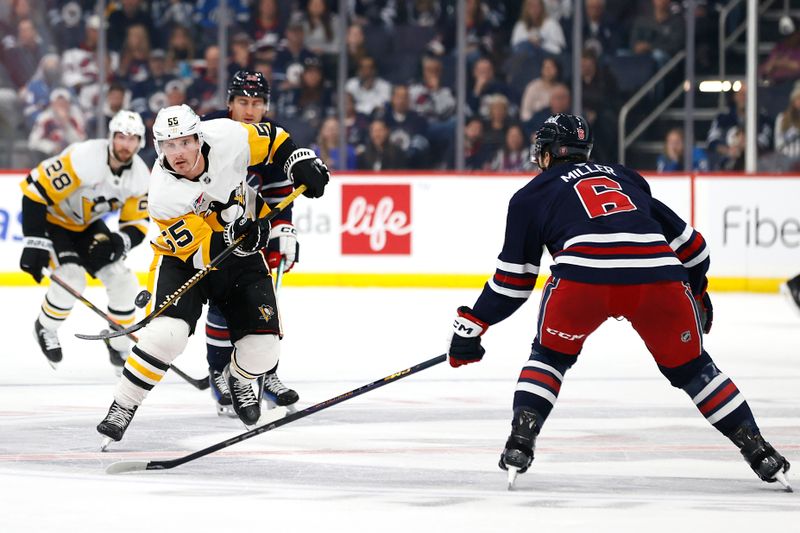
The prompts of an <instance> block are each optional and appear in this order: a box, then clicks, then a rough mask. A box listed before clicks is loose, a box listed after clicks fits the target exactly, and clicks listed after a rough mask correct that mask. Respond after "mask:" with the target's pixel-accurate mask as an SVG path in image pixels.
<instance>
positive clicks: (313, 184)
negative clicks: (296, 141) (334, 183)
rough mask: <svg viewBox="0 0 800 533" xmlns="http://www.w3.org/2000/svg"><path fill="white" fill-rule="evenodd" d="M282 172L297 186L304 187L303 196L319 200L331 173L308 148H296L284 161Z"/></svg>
mask: <svg viewBox="0 0 800 533" xmlns="http://www.w3.org/2000/svg"><path fill="white" fill-rule="evenodd" d="M283 171H284V172H285V173H286V175H287V176H289V179H291V180H292V181H294V182H295V184H297V185H305V186H306V190H305V192H303V196H307V197H308V198H319V197H320V196H322V195H323V193H324V192H325V185H327V184H328V180H329V179H330V176H331V173H330V172H329V171H328V167H326V166H325V163H323V162H322V159H320V158H319V157H317V154H315V153H314V152H313V151H311V150H309V149H308V148H298V149H297V150H295V151H294V152H292V155H290V156H289V158H288V159H287V160H286V164H285V165H284V167H283Z"/></svg>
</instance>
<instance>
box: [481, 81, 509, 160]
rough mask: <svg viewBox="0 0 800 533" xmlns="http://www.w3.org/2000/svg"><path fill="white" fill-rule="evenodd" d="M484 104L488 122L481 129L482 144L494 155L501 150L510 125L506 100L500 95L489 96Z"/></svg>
mask: <svg viewBox="0 0 800 533" xmlns="http://www.w3.org/2000/svg"><path fill="white" fill-rule="evenodd" d="M484 102H485V104H486V108H487V115H488V120H486V123H485V124H484V128H483V144H484V145H485V146H486V150H487V151H489V152H490V153H491V154H494V153H495V152H497V151H498V150H501V149H502V148H503V145H504V144H505V141H506V130H508V128H509V126H510V124H511V117H509V116H508V98H506V97H505V96H503V95H502V94H490V95H489V96H487V97H486V98H485V99H484Z"/></svg>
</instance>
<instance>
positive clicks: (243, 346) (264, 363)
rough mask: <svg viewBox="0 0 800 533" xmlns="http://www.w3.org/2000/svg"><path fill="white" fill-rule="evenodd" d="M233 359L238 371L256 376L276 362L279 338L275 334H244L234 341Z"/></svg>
mask: <svg viewBox="0 0 800 533" xmlns="http://www.w3.org/2000/svg"><path fill="white" fill-rule="evenodd" d="M235 346H236V351H235V353H234V355H233V360H234V362H235V364H236V366H237V367H238V369H239V371H240V372H241V373H242V374H243V375H245V376H247V375H248V374H249V375H250V376H253V377H254V378H255V377H258V376H260V375H261V374H264V373H266V372H267V370H269V369H271V368H272V367H274V366H275V365H276V364H277V363H278V358H279V357H280V340H279V339H278V336H277V335H245V336H244V337H242V338H241V339H239V340H238V341H236V343H235Z"/></svg>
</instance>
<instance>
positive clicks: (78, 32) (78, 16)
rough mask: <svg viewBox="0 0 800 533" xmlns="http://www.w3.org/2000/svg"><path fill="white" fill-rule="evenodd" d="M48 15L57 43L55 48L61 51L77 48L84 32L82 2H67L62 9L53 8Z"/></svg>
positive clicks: (51, 30) (51, 32)
mask: <svg viewBox="0 0 800 533" xmlns="http://www.w3.org/2000/svg"><path fill="white" fill-rule="evenodd" d="M87 7H88V6H87ZM38 11H40V12H41V11H44V10H43V9H42V10H38ZM48 15H49V18H50V25H49V28H47V29H48V30H49V32H50V34H51V36H52V40H53V41H54V43H55V49H56V50H59V51H60V50H69V49H70V48H77V47H78V46H79V45H80V44H81V41H82V40H83V34H84V24H83V9H82V8H81V5H80V3H78V2H76V1H72V2H66V3H64V5H63V6H62V7H61V9H51V10H50V11H49V13H48ZM41 32H42V29H41V28H39V33H41Z"/></svg>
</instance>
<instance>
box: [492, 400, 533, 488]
mask: <svg viewBox="0 0 800 533" xmlns="http://www.w3.org/2000/svg"><path fill="white" fill-rule="evenodd" d="M537 419H538V415H537V413H536V412H535V411H530V410H527V409H525V408H518V409H515V410H514V418H513V420H512V421H511V435H509V437H508V440H507V441H506V446H505V449H504V450H503V453H502V454H501V455H500V463H499V466H500V468H502V469H503V470H508V490H511V489H513V488H514V483H515V482H516V480H517V475H518V474H524V473H525V472H527V470H528V467H529V466H530V465H531V463H532V462H533V450H534V448H535V446H536V436H537V435H538V434H539V424H538V420H537Z"/></svg>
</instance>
